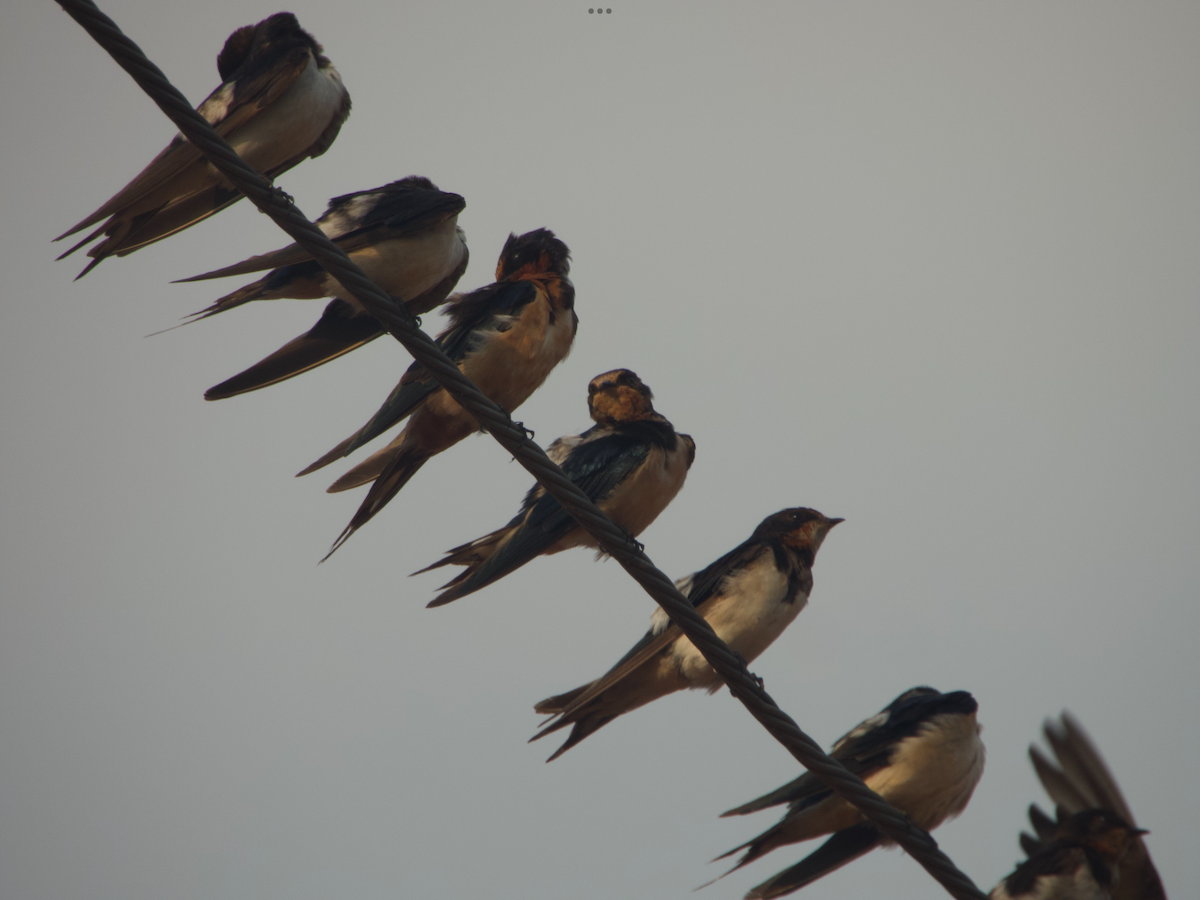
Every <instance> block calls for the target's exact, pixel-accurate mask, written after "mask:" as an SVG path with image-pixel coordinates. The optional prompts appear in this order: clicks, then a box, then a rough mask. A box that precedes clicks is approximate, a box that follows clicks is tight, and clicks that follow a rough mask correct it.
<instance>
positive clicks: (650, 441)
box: [376, 369, 696, 606]
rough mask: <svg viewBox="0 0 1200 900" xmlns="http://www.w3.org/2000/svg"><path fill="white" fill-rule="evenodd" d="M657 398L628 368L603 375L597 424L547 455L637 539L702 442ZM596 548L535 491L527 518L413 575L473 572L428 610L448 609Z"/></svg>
mask: <svg viewBox="0 0 1200 900" xmlns="http://www.w3.org/2000/svg"><path fill="white" fill-rule="evenodd" d="M653 397H654V395H653V394H651V392H650V388H648V387H647V386H646V385H645V384H643V383H642V381H641V379H640V378H638V377H637V375H635V374H634V373H633V372H631V371H629V370H628V369H614V370H613V371H611V372H605V373H604V374H603V375H597V376H596V377H595V378H593V379H592V380H591V382H590V383H589V384H588V412H589V413H591V417H592V421H593V422H595V423H596V424H595V425H593V426H592V427H591V428H589V429H588V430H587V431H585V432H584V433H583V434H575V435H569V436H567V437H561V438H559V439H558V440H556V441H555V442H554V443H552V444H551V445H550V446H549V447H548V448H547V449H546V454H547V455H548V456H549V457H550V459H552V460H553V461H554V462H555V463H557V464H558V465H559V466H561V467H562V470H563V472H564V473H565V474H566V476H567V477H568V478H569V479H571V481H572V482H573V483H574V484H575V485H576V486H577V487H579V489H580V490H582V491H583V492H584V493H585V494H587V496H588V497H589V498H590V499H591V500H592V502H594V503H595V504H596V505H597V506H599V507H600V509H601V510H603V511H604V512H605V513H606V514H607V515H608V516H609V518H611V519H612V520H613V521H614V522H616V523H617V525H619V526H621V527H622V528H624V529H625V531H627V532H628V533H629V534H630V535H632V536H634V537H636V536H637V535H639V534H641V533H642V531H644V530H645V529H646V528H648V527H649V526H650V523H651V522H653V521H654V520H655V519H656V518H658V514H659V513H661V512H662V511H663V510H664V509H666V508H667V504H668V503H670V502H671V501H672V500H673V499H675V495H676V494H678V493H679V490H680V488H682V487H683V482H684V479H686V478H687V473H688V469H689V468H691V465H692V461H693V460H694V459H695V457H696V442H695V441H693V440H692V438H691V436H690V435H686V434H679V433H678V432H676V431H675V429H674V427H673V426H672V425H671V423H670V422H668V421H667V419H666V418H665V417H664V416H662V415H660V414H659V413H656V412H655V411H654V404H653V402H652V400H653ZM409 427H410V428H411V427H412V426H411V425H410V426H409ZM385 476H386V473H385ZM385 476H380V477H381V478H383V477H385ZM378 484H379V482H378V481H376V485H378ZM595 546H597V545H596V541H595V540H594V539H593V538H592V536H591V535H589V534H588V533H587V532H586V531H584V530H583V529H582V528H580V527H579V526H578V525H576V524H575V520H574V519H573V518H571V515H570V514H569V513H568V512H567V511H566V510H564V509H563V508H562V507H561V506H559V505H558V501H557V500H555V499H554V498H553V497H552V496H550V495H549V494H547V493H546V491H545V489H544V488H543V487H542V486H541V485H540V484H535V485H534V486H533V487H532V488H530V489H529V493H527V494H526V495H525V499H524V501H522V503H521V511H520V512H519V513H517V514H516V516H514V517H513V519H512V520H511V521H510V522H509V523H508V524H507V525H505V526H504V527H503V528H501V529H499V530H498V531H493V532H492V533H491V534H485V535H484V536H483V537H481V538H478V539H477V540H474V541H471V542H470V543H468V544H463V545H462V546H459V547H455V548H454V549H453V550H450V551H448V552H447V553H446V555H445V557H444V558H442V559H441V560H439V561H438V562H435V563H434V564H433V565H431V566H426V567H425V568H424V569H421V570H420V571H419V572H414V573H413V574H414V575H419V574H421V572H428V571H430V570H431V569H437V568H441V567H442V566H449V565H455V566H466V567H467V568H466V570H465V571H463V572H460V573H459V574H458V575H457V576H456V577H455V578H453V579H451V580H450V581H449V582H447V583H446V584H444V585H442V587H443V589H444V590H443V591H442V593H440V594H439V595H438V596H437V597H435V598H434V599H433V600H432V601H431V602H430V603H429V604H428V605H429V606H442V605H444V604H446V603H449V602H451V601H452V600H457V599H458V598H459V597H465V596H466V595H467V594H471V593H474V592H475V591H477V590H479V589H480V588H482V587H485V586H486V585H489V584H491V583H492V582H493V581H499V580H500V579H501V578H503V577H504V576H505V575H508V574H510V573H512V572H515V571H516V570H517V569H519V568H520V567H521V566H523V565H525V563H527V562H529V561H530V560H532V559H534V558H535V557H537V556H542V555H549V554H551V553H558V552H560V551H562V550H569V549H570V548H571V547H595Z"/></svg>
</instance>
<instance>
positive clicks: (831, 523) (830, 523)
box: [826, 519, 846, 528]
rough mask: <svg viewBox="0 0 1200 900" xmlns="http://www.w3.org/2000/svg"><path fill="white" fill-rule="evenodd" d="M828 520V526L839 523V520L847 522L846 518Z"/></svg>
mask: <svg viewBox="0 0 1200 900" xmlns="http://www.w3.org/2000/svg"><path fill="white" fill-rule="evenodd" d="M826 521H827V522H828V525H827V526H826V527H828V528H832V527H833V526H834V525H837V524H838V523H839V522H845V521H846V520H845V519H827V520H826Z"/></svg>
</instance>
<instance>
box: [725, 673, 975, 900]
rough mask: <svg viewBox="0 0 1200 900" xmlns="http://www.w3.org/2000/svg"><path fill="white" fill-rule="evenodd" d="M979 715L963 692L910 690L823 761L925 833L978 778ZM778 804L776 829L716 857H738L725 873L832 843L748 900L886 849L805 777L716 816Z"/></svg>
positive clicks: (856, 816)
mask: <svg viewBox="0 0 1200 900" xmlns="http://www.w3.org/2000/svg"><path fill="white" fill-rule="evenodd" d="M978 708H979V705H978V704H977V703H976V702H975V698H974V697H972V696H971V695H970V694H969V693H967V692H966V691H952V692H951V693H949V694H943V693H941V692H940V691H936V690H934V689H933V688H930V687H915V688H912V689H911V690H908V691H905V692H904V693H903V694H901V695H900V696H899V697H897V698H896V699H895V700H893V701H892V702H891V703H890V704H888V705H887V706H885V707H884V708H883V710H882V711H881V712H880V713H879V714H878V715H875V716H872V717H871V718H869V719H866V720H865V721H863V722H860V723H859V724H858V726H857V727H855V728H854V730H852V731H850V732H849V733H848V734H846V735H844V736H843V737H842V738H841V739H840V740H838V742H837V743H836V744H834V745H833V749H832V750H831V751H830V755H831V756H832V757H833V758H834V759H836V760H839V761H840V762H841V763H842V765H844V766H845V767H846V768H847V769H849V770H850V771H851V772H853V773H854V774H856V775H857V776H858V777H859V778H861V779H862V780H863V781H865V782H866V783H867V786H868V787H870V788H871V789H872V790H874V791H876V792H877V793H878V794H880V795H881V796H882V797H883V798H884V799H885V800H887V801H888V802H889V803H891V804H892V805H893V806H894V807H896V808H897V809H899V810H900V811H901V812H904V813H907V814H908V816H909V818H911V819H912V821H913V822H914V823H915V824H916V825H918V826H920V827H921V828H924V829H926V830H927V831H932V830H933V829H934V828H937V827H938V826H939V825H941V824H942V822H944V821H945V820H946V819H947V818H953V817H954V816H957V815H958V814H959V813H961V812H962V811H963V810H964V809H965V808H966V806H967V802H968V801H969V800H970V799H971V794H972V792H974V790H975V785H976V784H978V783H979V777H980V776H981V775H982V774H983V759H984V748H983V742H982V741H981V740H980V739H979V732H980V726H979V723H978V722H977V721H976V720H975V713H976V711H977V710H978ZM780 803H787V804H788V812H787V815H785V816H784V817H783V819H782V820H781V821H780V822H779V824H777V825H776V826H775V827H774V828H770V829H768V830H767V831H764V832H763V833H762V834H760V835H759V836H758V837H756V838H754V839H753V840H751V841H749V842H747V843H745V844H742V845H741V846H740V847H735V848H734V849H732V850H730V851H729V852H728V853H725V854H723V855H722V856H719V857H717V859H724V858H725V857H727V856H732V855H733V854H734V853H737V852H738V851H739V850H745V851H746V853H745V854H744V855H743V856H742V858H741V859H740V860H738V863H737V865H736V866H734V867H733V869H730V870H729V871H730V872H732V871H735V870H737V869H740V868H741V867H742V866H744V865H746V864H747V863H749V862H752V861H753V860H756V859H758V858H759V857H760V856H763V855H764V854H766V853H769V852H770V851H772V850H774V849H775V848H776V847H782V846H784V845H785V844H795V843H797V842H799V841H808V840H812V839H813V838H815V837H820V836H821V835H824V834H831V835H832V837H830V838H829V840H827V841H826V842H825V843H824V844H822V845H821V846H820V847H818V848H817V849H816V850H815V851H813V852H812V853H810V854H809V855H808V856H806V857H805V858H804V859H802V860H800V862H798V863H796V864H795V865H794V866H792V867H791V868H788V869H785V870H784V871H782V872H780V873H779V874H778V875H775V876H774V877H773V878H770V879H768V880H767V881H764V882H763V883H762V884H760V885H757V886H755V887H754V888H751V890H750V892H749V893H748V894H746V897H747V898H748V900H749V898H767V897H782V896H783V895H784V894H790V893H791V892H792V891H795V890H799V889H800V888H802V887H804V886H805V885H808V884H812V883H813V882H814V881H816V880H817V879H818V878H821V877H823V876H825V875H828V874H829V873H830V872H832V871H833V870H834V869H838V868H841V867H842V866H844V865H846V864H847V863H849V862H852V861H853V860H855V859H858V857H860V856H863V855H864V854H866V853H869V852H870V851H872V850H874V849H875V848H876V847H883V846H887V845H889V844H890V843H891V841H890V840H889V839H888V838H886V837H885V836H884V835H882V834H881V833H880V832H879V831H878V830H877V829H876V827H875V826H874V825H872V824H871V823H870V822H868V821H866V819H865V818H864V817H863V815H862V813H860V812H859V811H858V810H857V809H856V808H855V807H854V806H852V805H850V804H849V803H847V802H846V801H845V800H843V799H842V798H841V797H838V796H837V795H836V794H834V793H833V791H831V790H830V789H829V788H827V787H826V786H825V783H824V782H823V781H821V780H820V779H819V778H818V777H817V776H816V775H814V774H812V773H811V772H806V773H805V774H803V775H801V776H800V777H799V778H797V779H796V780H795V781H792V782H790V783H788V784H785V785H784V786H783V787H781V788H778V789H777V790H774V791H772V792H771V793H769V794H766V795H764V796H762V797H759V798H758V799H757V800H752V801H750V802H749V803H747V804H745V805H744V806H739V807H737V808H736V809H731V810H729V811H728V812H726V813H724V815H726V816H740V815H745V814H746V813H750V812H755V811H756V810H760V809H766V808H767V807H769V806H777V805H778V804H780ZM725 874H726V875H728V874H729V872H726V873H725ZM722 877H724V876H722Z"/></svg>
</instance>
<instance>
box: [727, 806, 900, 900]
mask: <svg viewBox="0 0 1200 900" xmlns="http://www.w3.org/2000/svg"><path fill="white" fill-rule="evenodd" d="M879 842H880V838H879V831H878V830H877V829H876V828H875V826H874V825H871V824H869V823H867V822H863V823H862V824H860V825H854V826H852V827H850V828H846V829H844V830H842V831H839V832H837V833H836V834H834V835H833V836H832V837H831V838H830V839H829V840H827V841H826V842H825V843H823V844H822V845H821V846H820V847H818V848H817V849H816V850H814V851H813V852H812V853H810V854H809V855H808V856H806V857H804V859H802V860H800V862H798V863H796V864H795V865H794V866H791V867H790V868H787V869H784V870H783V871H782V872H780V873H779V874H778V875H776V876H774V877H773V878H768V879H767V880H766V881H764V882H763V883H762V884H759V885H756V886H755V887H752V888H751V889H750V892H749V893H748V894H746V897H747V898H748V900H749V898H755V900H767V898H769V897H782V896H783V895H784V894H790V893H791V892H792V891H798V890H799V889H800V888H802V887H804V886H805V885H809V884H812V883H813V882H814V881H816V880H817V879H818V878H823V877H824V876H826V875H828V874H829V873H830V872H832V871H834V870H835V869H840V868H841V867H842V866H844V865H846V864H847V863H850V862H853V861H854V860H856V859H858V858H859V857H860V856H864V855H865V854H867V853H870V852H871V851H872V850H874V849H875V848H876V847H878V846H879Z"/></svg>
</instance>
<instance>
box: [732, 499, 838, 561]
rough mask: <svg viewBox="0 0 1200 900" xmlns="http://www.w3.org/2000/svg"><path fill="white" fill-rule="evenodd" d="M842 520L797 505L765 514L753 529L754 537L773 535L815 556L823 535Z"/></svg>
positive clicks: (794, 548) (784, 542)
mask: <svg viewBox="0 0 1200 900" xmlns="http://www.w3.org/2000/svg"><path fill="white" fill-rule="evenodd" d="M844 521H846V520H845V519H831V518H829V517H828V516H824V515H822V514H821V513H819V512H817V511H816V510H815V509H809V508H808V507H806V506H797V507H794V508H792V509H782V510H780V511H779V512H777V513H775V514H774V515H771V516H767V518H765V519H763V521H762V524H760V525H759V526H758V528H756V529H755V530H754V537H756V538H759V539H765V538H771V537H773V538H776V539H778V540H779V541H780V542H781V543H783V544H785V545H787V546H788V547H791V548H792V549H793V550H797V551H800V552H802V553H805V554H810V555H811V556H813V557H815V556H816V555H817V550H819V549H820V547H821V542H822V541H824V540H825V535H827V534H829V531H830V529H831V528H833V526H834V525H837V524H838V523H839V522H844Z"/></svg>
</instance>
